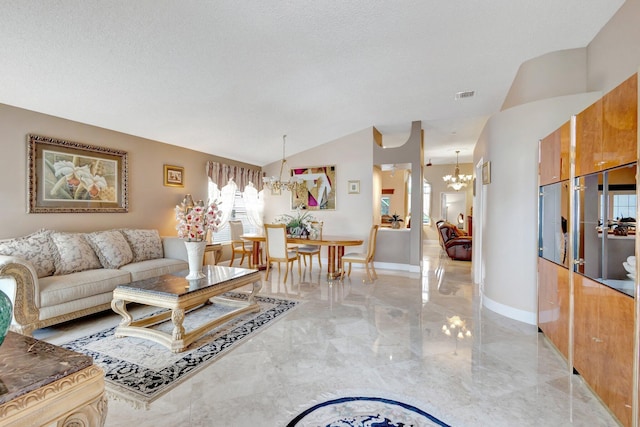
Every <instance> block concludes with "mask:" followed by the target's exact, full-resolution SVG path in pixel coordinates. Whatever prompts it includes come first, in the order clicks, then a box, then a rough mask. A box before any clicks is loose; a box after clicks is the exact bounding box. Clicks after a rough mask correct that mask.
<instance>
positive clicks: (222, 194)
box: [208, 179, 238, 228]
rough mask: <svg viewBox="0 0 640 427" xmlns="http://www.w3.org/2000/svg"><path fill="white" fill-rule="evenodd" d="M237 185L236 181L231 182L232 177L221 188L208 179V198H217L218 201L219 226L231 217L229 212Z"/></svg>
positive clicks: (225, 223) (231, 210)
mask: <svg viewBox="0 0 640 427" xmlns="http://www.w3.org/2000/svg"><path fill="white" fill-rule="evenodd" d="M237 189H238V187H237V186H236V183H235V182H233V179H230V180H229V181H228V182H227V185H225V186H224V187H222V189H218V184H216V183H215V182H213V181H212V180H211V179H209V189H208V190H209V191H208V193H209V194H208V196H209V200H212V201H213V200H217V201H218V202H219V204H218V208H219V209H220V212H221V216H220V225H219V226H218V227H219V228H222V227H224V226H225V225H227V223H228V222H229V219H230V218H231V213H232V212H233V202H234V199H235V197H236V190H237Z"/></svg>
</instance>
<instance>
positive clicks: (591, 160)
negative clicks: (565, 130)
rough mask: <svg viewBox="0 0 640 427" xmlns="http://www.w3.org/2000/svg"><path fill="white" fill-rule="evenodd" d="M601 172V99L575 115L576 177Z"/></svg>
mask: <svg viewBox="0 0 640 427" xmlns="http://www.w3.org/2000/svg"><path fill="white" fill-rule="evenodd" d="M601 170H602V99H599V100H598V101H596V102H595V103H593V104H591V105H590V106H589V107H587V108H586V109H585V110H583V111H582V112H581V113H579V114H577V115H576V176H582V175H587V174H590V173H593V172H598V171H601Z"/></svg>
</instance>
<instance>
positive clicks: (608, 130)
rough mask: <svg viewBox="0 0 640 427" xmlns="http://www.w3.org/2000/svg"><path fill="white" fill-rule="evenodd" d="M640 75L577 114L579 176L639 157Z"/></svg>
mask: <svg viewBox="0 0 640 427" xmlns="http://www.w3.org/2000/svg"><path fill="white" fill-rule="evenodd" d="M637 140H638V75H637V74H634V75H633V76H631V77H630V78H629V79H627V80H626V81H624V82H623V83H622V84H620V85H619V86H617V87H616V88H615V89H613V90H612V91H611V92H609V93H607V94H606V95H605V96H603V97H602V98H600V99H599V100H598V101H596V102H595V103H593V104H592V105H590V106H589V107H588V108H586V109H585V110H584V111H582V112H581V113H579V114H577V115H576V176H582V175H587V174H590V173H593V172H598V171H601V170H604V169H609V168H612V167H615V166H621V165H625V164H627V163H631V162H634V161H635V160H636V159H637Z"/></svg>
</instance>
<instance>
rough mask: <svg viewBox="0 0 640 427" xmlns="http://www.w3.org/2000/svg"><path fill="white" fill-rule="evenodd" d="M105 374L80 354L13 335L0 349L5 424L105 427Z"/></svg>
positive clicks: (0, 406) (1, 420)
mask: <svg viewBox="0 0 640 427" xmlns="http://www.w3.org/2000/svg"><path fill="white" fill-rule="evenodd" d="M106 415H107V399H106V397H105V395H104V372H103V371H102V369H100V368H99V367H98V366H96V365H94V364H93V359H92V358H91V357H89V356H85V355H83V354H80V353H76V352H74V351H71V350H67V349H64V348H62V347H58V346H55V345H53V344H49V343H46V342H44V341H40V340H37V339H35V338H31V337H27V336H24V335H20V334H16V333H14V332H9V333H8V334H7V337H6V338H5V340H4V343H3V344H2V346H0V426H3V427H4V426H57V427H71V426H73V427H93V426H103V425H104V421H105V418H106Z"/></svg>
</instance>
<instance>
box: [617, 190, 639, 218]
mask: <svg viewBox="0 0 640 427" xmlns="http://www.w3.org/2000/svg"><path fill="white" fill-rule="evenodd" d="M635 216H636V195H635V193H633V194H614V195H613V212H612V213H611V217H612V218H616V219H621V218H635Z"/></svg>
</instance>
